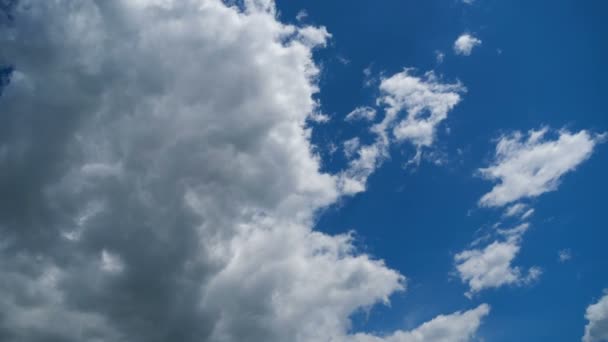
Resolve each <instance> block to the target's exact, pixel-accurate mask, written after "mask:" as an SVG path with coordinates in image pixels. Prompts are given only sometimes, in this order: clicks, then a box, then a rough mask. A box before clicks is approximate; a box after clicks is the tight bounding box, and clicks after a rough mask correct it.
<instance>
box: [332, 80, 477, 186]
mask: <svg viewBox="0 0 608 342" xmlns="http://www.w3.org/2000/svg"><path fill="white" fill-rule="evenodd" d="M380 91H381V92H382V95H381V96H380V98H378V103H380V104H383V105H385V116H384V118H383V119H382V121H380V122H378V123H376V124H374V125H373V126H372V127H371V131H372V132H373V133H374V134H375V135H376V140H375V141H374V143H372V144H370V145H363V146H361V147H360V148H359V151H358V155H359V157H358V158H356V159H353V160H351V161H350V164H349V167H348V169H347V170H345V171H344V172H342V173H341V175H340V178H339V183H340V189H342V192H343V193H345V194H355V193H358V192H362V191H364V190H365V186H366V182H367V179H368V178H369V176H370V175H371V174H372V173H373V172H374V171H375V170H376V168H378V167H379V166H380V165H381V164H382V162H383V161H384V160H385V159H386V158H388V157H389V154H388V150H389V147H390V145H391V143H392V142H403V141H409V142H410V143H412V144H413V145H414V146H416V149H417V153H416V156H415V157H414V158H413V161H414V162H419V161H420V158H421V155H422V148H423V147H430V146H431V145H432V144H433V142H434V140H435V135H436V130H437V126H438V125H439V124H440V123H441V122H442V121H444V120H445V119H446V118H447V116H448V112H449V111H450V110H452V109H453V108H454V107H455V106H456V105H457V104H458V103H459V102H460V100H461V98H460V94H461V93H463V92H465V91H466V88H465V87H464V86H463V85H461V84H460V83H458V82H457V83H452V84H450V83H442V82H441V81H440V79H439V78H438V77H437V76H436V75H435V73H434V72H432V71H430V72H427V73H425V74H424V75H423V76H422V77H418V76H414V75H412V70H411V69H405V70H404V71H402V72H399V73H397V74H395V75H393V76H391V77H388V78H385V79H383V80H382V82H381V83H380ZM363 108H365V107H363ZM370 112H371V111H370V110H369V109H365V110H362V109H360V108H358V109H356V110H355V111H353V112H351V113H350V114H349V115H348V116H347V119H349V116H351V114H352V116H351V119H354V118H355V117H364V116H370V115H369V113H370ZM373 113H374V114H375V111H374V112H373ZM391 133H392V134H391Z"/></svg>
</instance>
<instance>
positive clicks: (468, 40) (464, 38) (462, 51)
mask: <svg viewBox="0 0 608 342" xmlns="http://www.w3.org/2000/svg"><path fill="white" fill-rule="evenodd" d="M465 2H466V1H465ZM471 2H472V1H471ZM471 2H468V3H471ZM478 45H481V40H480V39H478V38H476V37H474V36H472V35H470V34H468V33H465V34H462V35H461V36H460V37H458V39H456V41H455V42H454V52H455V53H456V54H457V55H463V56H470V55H471V53H472V52H473V48H474V47H476V46H478Z"/></svg>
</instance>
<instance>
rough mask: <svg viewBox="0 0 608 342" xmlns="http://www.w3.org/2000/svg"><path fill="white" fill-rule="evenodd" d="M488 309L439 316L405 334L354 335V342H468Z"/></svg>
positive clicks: (481, 308) (478, 308) (485, 306)
mask: <svg viewBox="0 0 608 342" xmlns="http://www.w3.org/2000/svg"><path fill="white" fill-rule="evenodd" d="M489 312H490V307H489V306H488V305H486V304H482V305H480V306H478V307H477V308H475V309H473V310H469V311H466V312H456V313H454V314H451V315H440V316H437V317H435V318H434V319H433V320H431V321H429V322H426V323H424V324H422V325H421V326H420V327H418V328H416V329H414V330H412V331H407V332H402V331H399V332H397V333H395V334H393V335H391V336H387V337H385V338H378V337H373V336H369V335H364V334H358V335H356V336H355V337H356V339H355V341H356V342H383V341H385V342H429V341H432V342H466V341H470V340H471V339H472V338H473V337H474V336H475V332H476V331H477V329H478V328H479V325H480V324H481V321H482V319H483V318H484V317H485V316H487V315H488V313H489Z"/></svg>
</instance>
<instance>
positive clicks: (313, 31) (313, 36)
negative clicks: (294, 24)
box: [298, 26, 331, 48]
mask: <svg viewBox="0 0 608 342" xmlns="http://www.w3.org/2000/svg"><path fill="white" fill-rule="evenodd" d="M298 35H299V36H300V38H301V41H302V42H303V43H304V44H306V45H308V46H309V47H311V48H312V47H316V46H325V44H326V42H327V39H329V38H331V34H329V32H327V29H326V28H325V27H323V26H321V27H314V26H306V27H303V28H301V29H299V30H298Z"/></svg>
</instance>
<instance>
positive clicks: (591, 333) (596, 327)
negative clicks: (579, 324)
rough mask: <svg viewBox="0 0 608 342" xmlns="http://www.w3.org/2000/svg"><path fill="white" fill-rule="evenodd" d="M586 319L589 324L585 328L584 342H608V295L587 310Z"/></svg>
mask: <svg viewBox="0 0 608 342" xmlns="http://www.w3.org/2000/svg"><path fill="white" fill-rule="evenodd" d="M585 318H586V319H587V320H588V321H589V323H588V324H587V326H585V336H583V342H604V341H608V294H606V295H604V297H602V298H601V299H600V300H599V301H598V302H597V303H595V304H592V305H590V306H589V307H588V308H587V312H586V313H585Z"/></svg>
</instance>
